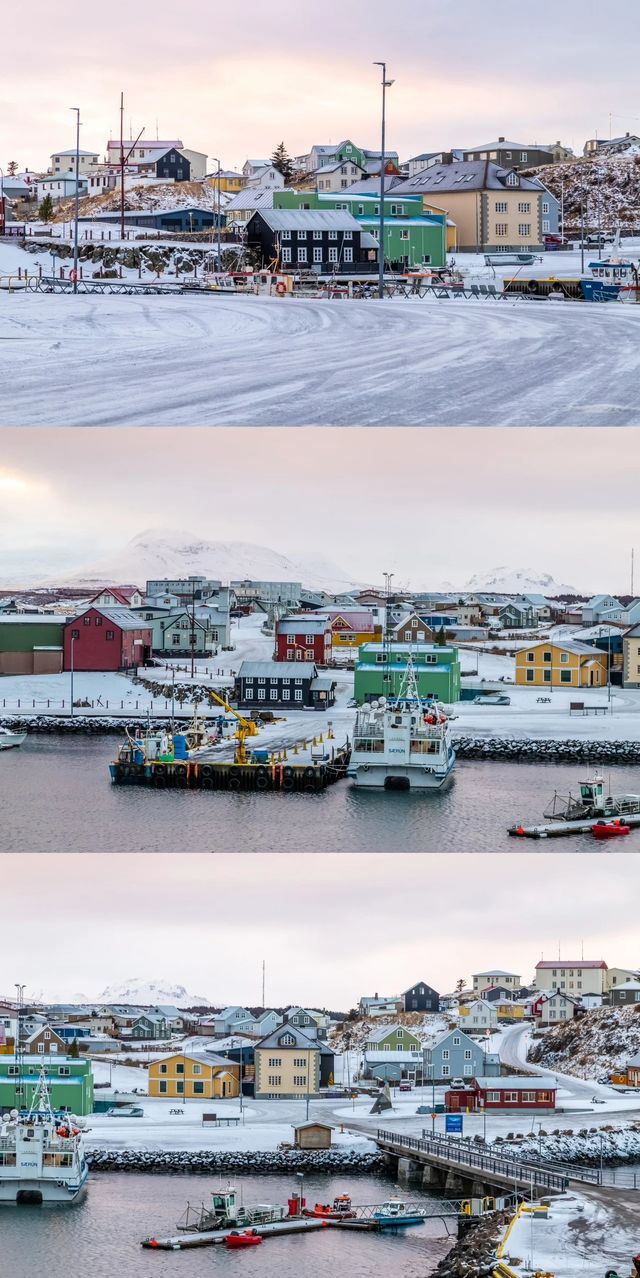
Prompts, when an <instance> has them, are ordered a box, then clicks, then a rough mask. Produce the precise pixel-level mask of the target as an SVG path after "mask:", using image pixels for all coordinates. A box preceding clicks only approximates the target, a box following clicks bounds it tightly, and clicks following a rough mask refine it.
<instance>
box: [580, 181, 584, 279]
mask: <svg viewBox="0 0 640 1278" xmlns="http://www.w3.org/2000/svg"><path fill="white" fill-rule="evenodd" d="M580 274H581V275H584V200H581V201H580Z"/></svg>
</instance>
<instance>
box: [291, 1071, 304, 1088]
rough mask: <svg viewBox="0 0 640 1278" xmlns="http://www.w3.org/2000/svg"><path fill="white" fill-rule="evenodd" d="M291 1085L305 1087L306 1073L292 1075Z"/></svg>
mask: <svg viewBox="0 0 640 1278" xmlns="http://www.w3.org/2000/svg"><path fill="white" fill-rule="evenodd" d="M293 1086H294V1087H306V1086H307V1076H306V1074H294V1076H293Z"/></svg>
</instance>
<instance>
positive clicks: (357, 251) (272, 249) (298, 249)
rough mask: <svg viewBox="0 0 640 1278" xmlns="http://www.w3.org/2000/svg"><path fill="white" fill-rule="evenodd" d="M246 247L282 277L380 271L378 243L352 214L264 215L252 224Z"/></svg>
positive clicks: (258, 213) (274, 211)
mask: <svg viewBox="0 0 640 1278" xmlns="http://www.w3.org/2000/svg"><path fill="white" fill-rule="evenodd" d="M247 244H248V247H249V248H250V249H253V250H255V251H256V252H257V253H258V255H259V257H260V265H261V266H263V267H268V266H269V264H270V263H271V262H273V261H274V260H275V259H278V261H279V264H280V265H279V268H278V269H281V270H283V271H289V270H292V271H316V272H317V273H318V274H327V273H332V274H344V275H350V274H355V273H357V274H362V273H373V272H375V271H376V270H377V260H378V247H377V240H375V239H374V237H373V235H371V234H370V233H369V232H368V231H366V230H365V229H364V227H363V226H361V225H360V223H359V222H357V221H356V219H355V217H353V216H352V214H351V213H347V212H344V211H340V210H334V209H326V210H323V209H259V210H257V211H256V212H255V213H254V214H253V217H251V218H250V219H249V221H248V223H247Z"/></svg>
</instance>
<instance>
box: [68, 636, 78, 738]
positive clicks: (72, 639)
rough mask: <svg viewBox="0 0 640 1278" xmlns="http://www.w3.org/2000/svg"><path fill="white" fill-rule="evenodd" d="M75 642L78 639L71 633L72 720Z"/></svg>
mask: <svg viewBox="0 0 640 1278" xmlns="http://www.w3.org/2000/svg"><path fill="white" fill-rule="evenodd" d="M75 641H76V637H75V635H74V633H73V631H71V669H70V671H69V673H70V675H71V718H72V719H73V675H74V669H73V645H74V644H75Z"/></svg>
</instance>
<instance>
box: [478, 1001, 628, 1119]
mask: <svg viewBox="0 0 640 1278" xmlns="http://www.w3.org/2000/svg"><path fill="white" fill-rule="evenodd" d="M530 1034H531V1026H530V1025H517V1026H514V1027H513V1028H511V1029H507V1030H504V1031H503V1035H502V1038H501V1040H500V1046H499V1049H498V1050H499V1052H500V1060H501V1062H502V1064H503V1065H507V1066H511V1067H512V1068H513V1069H518V1070H522V1069H526V1070H527V1071H528V1072H529V1073H531V1074H543V1075H545V1076H551V1077H553V1078H555V1079H556V1081H557V1083H558V1084H559V1086H561V1087H562V1089H563V1091H565V1092H566V1093H568V1094H569V1096H572V1097H574V1098H576V1099H578V1100H581V1101H584V1102H585V1103H586V1104H587V1105H589V1102H590V1101H591V1100H592V1098H593V1097H594V1096H595V1097H598V1099H599V1100H602V1101H604V1102H605V1104H606V1105H607V1109H606V1115H605V1114H602V1115H599V1114H598V1108H599V1107H597V1106H590V1105H589V1108H590V1109H593V1111H594V1112H593V1119H591V1118H590V1119H589V1122H590V1124H591V1125H593V1123H595V1124H596V1125H597V1120H598V1118H599V1117H601V1119H602V1121H603V1122H606V1121H608V1119H609V1117H610V1116H611V1114H612V1112H614V1113H621V1114H624V1116H625V1118H628V1119H632V1118H633V1117H634V1115H636V1114H638V1113H640V1098H638V1100H637V1102H636V1101H635V1098H633V1097H631V1098H627V1097H626V1096H624V1095H621V1094H620V1093H619V1092H616V1091H615V1089H614V1088H613V1087H610V1086H609V1085H608V1084H603V1083H596V1082H594V1081H593V1080H592V1079H584V1078H576V1077H575V1076H574V1075H573V1074H562V1073H559V1072H558V1070H556V1069H548V1068H547V1069H545V1068H544V1067H543V1066H540V1065H534V1064H532V1062H531V1061H528V1060H527V1043H528V1039H529V1036H530ZM618 1099H619V1102H620V1105H619V1109H617V1110H616V1109H613V1110H612V1108H611V1106H612V1105H615V1104H616V1103H617V1102H618ZM634 1102H635V1103H634Z"/></svg>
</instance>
